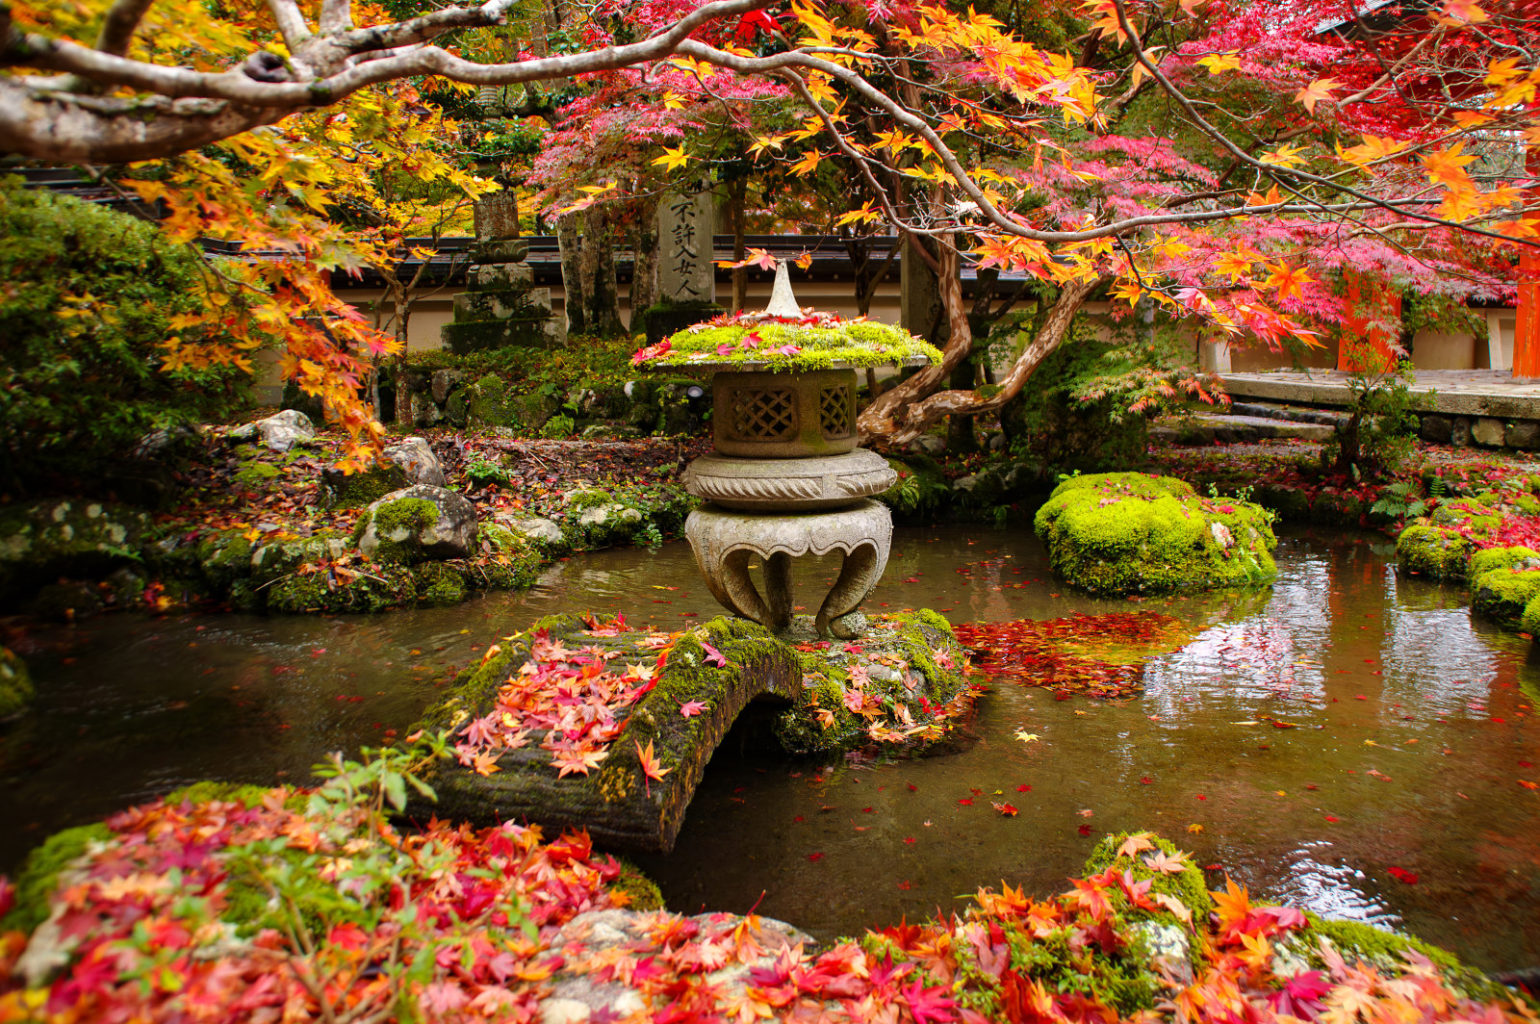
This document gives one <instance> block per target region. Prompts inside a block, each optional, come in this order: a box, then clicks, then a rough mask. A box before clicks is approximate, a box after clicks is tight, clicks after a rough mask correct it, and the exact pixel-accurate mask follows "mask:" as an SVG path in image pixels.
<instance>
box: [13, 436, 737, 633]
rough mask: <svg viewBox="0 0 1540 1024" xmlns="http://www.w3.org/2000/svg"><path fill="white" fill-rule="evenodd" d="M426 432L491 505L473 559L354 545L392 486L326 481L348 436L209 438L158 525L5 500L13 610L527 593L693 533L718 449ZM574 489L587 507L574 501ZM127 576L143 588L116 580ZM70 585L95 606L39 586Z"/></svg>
mask: <svg viewBox="0 0 1540 1024" xmlns="http://www.w3.org/2000/svg"><path fill="white" fill-rule="evenodd" d="M419 433H420V434H421V435H422V436H425V437H426V438H427V439H428V441H429V443H430V445H431V446H432V447H433V448H434V450H435V454H436V456H437V457H438V459H439V461H440V464H441V465H442V467H443V469H444V472H445V475H446V477H447V485H448V487H449V489H451V490H454V491H456V492H458V493H460V494H461V495H463V496H464V497H466V498H467V499H468V500H469V501H471V503H472V504H473V505H474V506H475V507H476V510H477V514H478V517H479V519H480V521H481V525H482V530H481V539H480V545H479V550H477V551H475V552H473V554H472V555H471V556H470V557H469V558H465V559H458V560H454V561H451V562H440V563H418V564H415V565H405V564H394V563H410V562H413V561H415V559H413V558H411V557H397V556H398V555H400V554H402V553H401V552H398V551H396V549H395V548H392V547H391V546H390V545H388V544H387V545H386V549H385V551H384V552H383V554H380V555H377V557H376V558H375V559H374V560H373V561H365V560H364V559H362V557H361V556H360V555H359V553H358V552H357V551H356V549H355V548H354V547H353V545H354V544H356V539H357V536H358V533H359V532H360V531H359V527H360V520H361V518H362V516H363V515H364V514H365V508H364V506H365V505H367V501H365V500H364V498H370V499H372V498H373V497H378V495H377V494H375V491H377V490H378V487H375V488H374V489H372V490H368V489H366V493H363V492H361V493H362V496H359V495H355V494H354V493H353V492H352V491H350V490H348V489H347V488H348V486H349V485H350V483H351V482H352V481H353V480H354V479H355V478H356V476H357V475H355V476H354V477H346V478H343V485H341V490H340V491H339V485H337V484H336V483H335V480H334V482H333V484H332V485H328V484H327V483H326V481H325V479H324V477H323V471H324V470H325V469H327V468H328V467H329V466H331V465H332V464H333V463H334V462H335V461H336V460H337V459H338V458H339V457H340V455H341V453H342V441H343V438H342V437H341V436H340V435H339V434H337V433H336V432H334V431H322V432H321V433H320V434H318V435H317V437H316V439H315V440H314V442H312V443H311V444H309V445H306V446H303V447H299V448H296V449H294V450H292V451H289V452H285V453H276V452H271V451H269V450H267V449H266V448H263V447H261V446H259V445H253V444H238V445H229V444H226V443H223V442H221V441H220V440H219V439H218V438H217V437H213V436H210V437H208V438H205V439H203V441H202V442H201V444H200V445H199V447H198V454H197V457H196V458H195V459H194V460H193V462H192V463H191V464H189V465H188V466H186V467H185V468H184V470H183V473H182V484H183V486H184V489H183V491H182V492H181V495H180V498H179V500H178V503H177V504H176V505H175V507H174V508H170V509H167V510H162V511H159V512H157V513H155V514H154V515H153V516H152V515H150V514H147V513H146V512H144V511H143V510H138V509H134V508H131V507H126V506H121V505H114V504H112V503H110V502H96V501H82V500H70V499H57V500H50V501H45V502H41V503H33V504H32V505H22V504H20V503H13V504H10V505H4V504H0V602H3V607H4V608H6V609H8V610H13V611H24V612H25V611H32V612H33V613H34V614H38V615H44V616H48V615H54V616H57V615H60V614H64V612H65V611H66V609H65V608H64V605H65V604H70V605H73V606H74V607H70V608H68V609H67V612H68V614H69V615H70V616H71V617H73V616H74V615H76V614H77V613H78V614H84V613H85V612H86V611H88V610H92V609H99V608H101V607H108V608H111V607H140V608H148V609H149V610H155V611H165V610H169V609H171V608H175V607H181V606H189V605H191V606H204V607H219V606H223V607H227V608H230V609H233V610H237V611H268V612H272V613H279V614H298V613H311V612H323V613H339V612H372V611H380V610H384V609H388V608H395V607H401V606H404V605H411V604H413V603H427V604H435V605H446V604H453V603H456V602H458V601H460V600H463V599H464V598H466V597H468V596H471V595H473V594H475V593H477V592H479V591H483V590H498V589H513V588H518V587H524V586H528V585H529V584H530V583H532V582H533V581H534V579H535V578H536V577H537V576H538V575H539V572H540V570H541V568H542V567H543V566H545V565H546V564H548V563H549V562H550V561H551V560H552V559H554V558H557V557H561V556H564V555H567V554H569V553H571V552H573V551H582V550H587V549H592V548H596V547H606V546H611V545H614V544H654V543H659V542H661V541H663V540H665V539H668V538H671V537H675V536H678V535H679V532H680V531H681V529H682V527H683V522H684V518H685V516H686V515H687V514H688V513H689V510H690V509H691V508H692V507H694V499H691V498H690V497H689V496H688V495H687V494H685V493H684V491H683V489H682V487H681V486H680V485H679V473H680V470H681V469H682V468H683V466H684V464H685V463H687V462H688V461H689V459H691V458H693V457H694V456H695V455H696V454H700V453H701V452H704V451H705V450H706V449H707V448H708V447H709V442H706V441H703V440H700V441H682V440H676V439H661V438H660V439H654V438H646V439H638V440H611V441H571V440H569V441H557V440H527V441H521V440H515V439H510V438H508V437H505V436H501V435H496V434H491V433H476V432H467V431H453V432H451V431H445V430H439V431H423V432H419ZM395 439H396V438H395V437H393V436H392V437H387V439H386V440H387V443H388V442H390V441H393V440H395ZM395 472H396V473H398V474H399V472H400V471H399V470H395ZM376 475H378V474H368V476H369V477H370V478H371V479H372V478H373V477H374V476H376ZM393 479H394V478H393ZM398 482H399V481H398ZM570 492H579V493H581V494H582V495H583V496H584V498H583V500H582V501H573V502H569V501H568V500H567V497H566V496H567V495H568V494H569V493H570ZM339 494H345V495H346V496H347V497H346V500H344V499H343V498H342V497H339ZM355 499H356V500H355ZM61 505H62V506H63V507H65V508H66V509H67V512H66V513H64V514H63V515H62V518H61V517H60V515H61V514H60V513H58V512H57V509H58V507H60V506H61ZM595 506H603V508H601V509H600V513H601V514H600V515H599V516H598V517H597V518H598V522H579V520H580V518H582V516H583V514H584V513H585V512H591V511H592V510H593V509H594V508H595ZM88 510H89V511H91V512H92V515H90V516H88V515H87V512H88ZM402 511H403V510H400V509H392V510H391V512H394V513H400V512H402ZM418 511H421V510H418ZM536 518H538V519H546V520H549V521H550V522H551V523H552V524H554V525H555V527H556V528H557V530H558V531H560V537H559V539H556V540H554V541H531V540H529V539H526V538H525V536H524V535H523V534H522V533H519V532H517V530H516V529H515V528H516V527H517V525H518V522H519V521H520V520H528V519H536ZM589 518H590V519H593V518H595V517H593V516H590V517H589ZM77 519H78V520H79V522H76V520H77ZM66 528H67V529H66ZM61 531H63V532H61ZM65 534H68V537H69V540H68V542H66V541H65V540H64V539H63V538H64V536H65ZM98 534H100V536H98ZM124 572H126V573H127V574H128V575H129V576H130V577H132V579H131V582H132V583H133V585H132V586H124V585H123V583H122V581H117V582H113V583H109V582H107V579H108V577H109V576H111V575H112V574H113V573H119V574H122V573H124ZM60 577H64V578H67V579H70V580H76V581H79V589H81V590H82V591H83V592H86V596H87V597H88V598H89V600H87V601H82V600H80V599H77V598H75V597H72V596H71V597H68V599H67V600H64V599H63V598H61V600H51V601H50V602H48V603H44V602H43V601H41V600H40V599H38V597H37V596H36V595H37V594H38V592H39V590H38V588H39V587H41V586H43V585H45V584H53V583H55V582H57V580H58V579H59V578H60ZM56 589H57V588H56ZM61 602H62V603H61ZM56 605H57V606H58V607H57V608H56V607H55V606H56ZM88 605H89V608H88V607H87V606H88Z"/></svg>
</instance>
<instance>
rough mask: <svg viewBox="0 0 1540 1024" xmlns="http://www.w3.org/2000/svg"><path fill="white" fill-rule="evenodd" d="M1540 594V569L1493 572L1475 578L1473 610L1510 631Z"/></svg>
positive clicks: (1473, 582)
mask: <svg viewBox="0 0 1540 1024" xmlns="http://www.w3.org/2000/svg"><path fill="white" fill-rule="evenodd" d="M1537 595H1540V569H1522V570H1515V569H1493V570H1491V571H1490V572H1485V573H1482V574H1481V575H1480V576H1475V575H1473V576H1472V577H1471V610H1472V611H1474V612H1475V613H1476V614H1477V615H1482V616H1485V617H1486V618H1488V619H1491V620H1493V621H1494V622H1499V623H1501V624H1503V625H1505V626H1507V627H1509V628H1514V627H1517V626H1518V625H1519V623H1520V620H1521V619H1522V618H1523V615H1524V610H1525V609H1526V608H1527V607H1528V605H1529V603H1530V602H1531V601H1532V600H1534V598H1535V597H1536V596H1537Z"/></svg>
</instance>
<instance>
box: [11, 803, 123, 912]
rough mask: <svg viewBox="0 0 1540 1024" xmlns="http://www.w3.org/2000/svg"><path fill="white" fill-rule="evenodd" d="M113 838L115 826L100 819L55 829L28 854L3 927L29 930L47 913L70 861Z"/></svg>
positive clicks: (19, 874)
mask: <svg viewBox="0 0 1540 1024" xmlns="http://www.w3.org/2000/svg"><path fill="white" fill-rule="evenodd" d="M111 839H112V830H111V829H109V828H108V827H107V826H106V825H104V824H103V823H101V822H95V823H93V824H90V825H80V826H78V827H76V828H67V829H65V830H64V831H62V832H55V833H54V834H53V835H51V836H49V837H48V838H47V839H45V840H43V844H42V845H41V846H38V847H36V848H34V849H33V850H32V852H31V853H29V854H27V859H26V861H24V862H23V863H22V866H21V871H20V872H19V873H18V874H17V876H16V902H15V903H14V904H13V905H12V906H11V911H10V913H8V914H6V915H5V917H4V918H0V931H11V930H16V931H23V932H29V931H31V930H32V929H34V928H36V927H37V926H38V925H40V924H42V923H43V921H44V920H46V919H47V917H48V897H49V896H50V895H51V894H52V893H53V891H54V889H55V887H57V885H58V884H59V876H60V875H61V874H63V873H64V872H65V871H66V870H68V869H69V867H70V865H71V864H73V863H74V862H75V861H77V860H79V859H80V858H81V857H83V856H85V855H86V854H87V853H89V852H91V851H92V850H93V849H94V848H95V847H97V846H98V845H100V844H103V843H107V842H109V841H110V840H111Z"/></svg>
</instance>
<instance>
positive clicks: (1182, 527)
mask: <svg viewBox="0 0 1540 1024" xmlns="http://www.w3.org/2000/svg"><path fill="white" fill-rule="evenodd" d="M1033 525H1034V527H1035V528H1036V530H1037V534H1038V536H1039V537H1041V538H1042V539H1043V543H1044V544H1045V545H1046V546H1047V548H1048V559H1049V563H1050V565H1051V566H1052V567H1053V571H1054V572H1055V573H1056V574H1057V575H1058V576H1060V577H1061V578H1063V579H1064V580H1066V581H1067V582H1068V583H1070V584H1071V585H1072V586H1075V587H1078V588H1080V589H1082V590H1087V591H1090V592H1091V593H1093V594H1140V593H1166V592H1170V591H1174V590H1203V589H1211V588H1216V587H1247V586H1256V585H1258V584H1262V583H1267V582H1269V581H1270V580H1272V579H1273V577H1275V576H1276V575H1277V574H1278V568H1277V566H1276V565H1275V564H1274V562H1273V556H1272V551H1273V549H1274V548H1275V547H1277V546H1278V540H1277V538H1276V537H1274V536H1273V529H1272V516H1271V514H1270V513H1269V512H1268V511H1267V510H1266V509H1263V508H1262V507H1261V506H1259V505H1253V504H1251V503H1250V502H1244V501H1234V500H1226V499H1211V498H1201V497H1199V496H1198V494H1197V492H1195V491H1194V490H1193V489H1192V487H1191V486H1190V485H1188V484H1186V483H1183V482H1182V481H1180V480H1176V479H1173V478H1171V477H1161V476H1148V475H1144V474H1140V473H1098V474H1092V475H1089V476H1077V477H1071V478H1070V479H1068V480H1065V481H1064V482H1063V483H1061V484H1060V485H1059V486H1058V487H1057V488H1055V489H1054V492H1053V494H1052V495H1051V496H1050V497H1049V499H1048V502H1047V503H1046V504H1045V505H1043V507H1042V508H1041V509H1039V510H1038V513H1037V517H1036V519H1035V520H1034V524H1033Z"/></svg>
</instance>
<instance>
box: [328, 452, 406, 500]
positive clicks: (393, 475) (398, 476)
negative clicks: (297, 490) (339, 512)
mask: <svg viewBox="0 0 1540 1024" xmlns="http://www.w3.org/2000/svg"><path fill="white" fill-rule="evenodd" d="M411 483H412V480H411V478H410V477H409V476H408V474H407V471H406V470H405V469H403V468H402V467H401V466H399V465H397V464H396V463H394V462H390V463H387V464H385V465H383V466H370V467H369V468H368V469H364V470H359V471H358V472H354V473H345V472H343V471H342V470H340V469H337V468H336V467H328V468H326V469H325V470H323V471H322V472H321V495H322V499H323V500H324V501H325V503H326V505H327V507H328V508H363V507H364V506H366V505H368V504H370V503H371V502H375V501H378V500H380V499H381V498H383V497H385V495H387V494H389V493H390V492H391V491H399V490H400V489H401V488H403V487H406V486H408V485H409V484H411Z"/></svg>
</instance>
